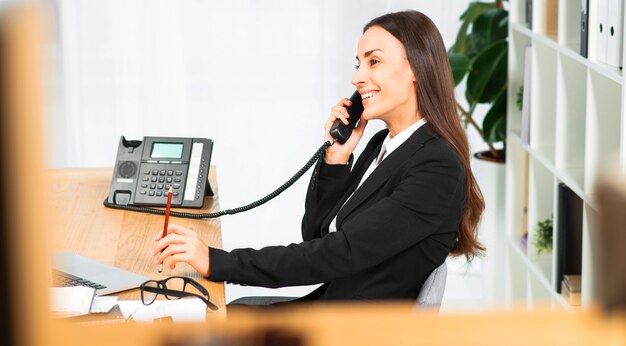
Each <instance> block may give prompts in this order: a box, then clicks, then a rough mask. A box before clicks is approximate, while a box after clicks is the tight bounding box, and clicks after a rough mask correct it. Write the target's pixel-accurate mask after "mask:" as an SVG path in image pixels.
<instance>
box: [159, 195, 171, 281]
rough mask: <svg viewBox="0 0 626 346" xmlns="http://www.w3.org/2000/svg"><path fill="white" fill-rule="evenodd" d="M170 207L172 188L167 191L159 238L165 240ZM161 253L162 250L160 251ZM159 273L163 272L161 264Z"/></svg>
mask: <svg viewBox="0 0 626 346" xmlns="http://www.w3.org/2000/svg"><path fill="white" fill-rule="evenodd" d="M171 206H172V187H171V186H170V189H169V190H167V204H166V205H165V223H164V224H163V233H162V234H161V238H165V236H166V235H167V224H168V223H169V221H170V207H171ZM161 252H163V250H161ZM158 269H159V273H160V272H162V271H163V263H161V264H159V268H158Z"/></svg>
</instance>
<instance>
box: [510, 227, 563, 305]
mask: <svg viewBox="0 0 626 346" xmlns="http://www.w3.org/2000/svg"><path fill="white" fill-rule="evenodd" d="M507 243H508V244H507V245H508V246H509V248H510V249H511V250H512V252H513V253H514V254H515V255H517V257H518V258H519V259H520V260H521V261H522V262H523V263H524V264H525V265H526V268H527V269H528V272H529V273H530V274H531V275H532V276H533V277H534V278H535V280H537V281H538V282H539V283H540V285H541V286H542V288H543V289H545V290H546V292H550V297H551V299H552V300H553V301H554V302H555V303H557V304H558V305H559V306H561V307H563V308H564V309H566V310H568V311H573V310H574V307H573V306H571V305H570V304H569V303H567V301H565V299H564V298H563V296H561V295H560V294H558V293H557V292H556V291H555V290H554V289H553V287H552V284H551V283H550V281H551V279H550V278H549V277H548V275H547V274H546V269H545V265H543V264H541V263H538V262H537V261H533V260H531V259H529V258H528V256H527V255H526V249H525V248H524V247H523V246H522V244H521V241H520V239H515V238H512V237H509V239H508V242H507ZM542 265H543V266H542Z"/></svg>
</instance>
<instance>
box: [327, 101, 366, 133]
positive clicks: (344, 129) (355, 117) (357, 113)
mask: <svg viewBox="0 0 626 346" xmlns="http://www.w3.org/2000/svg"><path fill="white" fill-rule="evenodd" d="M350 101H352V105H351V106H350V107H346V109H347V110H348V114H350V117H349V118H348V123H349V124H348V125H346V124H344V123H343V122H341V120H340V119H337V120H335V122H334V123H333V126H331V128H330V131H329V132H330V135H331V136H332V137H333V138H334V139H336V140H337V142H339V143H340V144H344V143H345V142H346V141H347V140H348V138H350V135H351V134H352V129H354V127H355V126H356V123H357V122H358V121H359V119H360V118H361V113H363V99H362V97H361V94H359V92H358V91H355V92H354V94H352V96H350Z"/></svg>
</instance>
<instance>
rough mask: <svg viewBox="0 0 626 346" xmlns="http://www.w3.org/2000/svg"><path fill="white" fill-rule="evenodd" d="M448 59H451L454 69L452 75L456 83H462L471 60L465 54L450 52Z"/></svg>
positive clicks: (451, 66)
mask: <svg viewBox="0 0 626 346" xmlns="http://www.w3.org/2000/svg"><path fill="white" fill-rule="evenodd" d="M448 60H449V61H450V68H451V69H452V76H453V77H454V85H455V86H456V85H458V84H459V83H461V81H462V80H463V78H465V75H466V74H467V72H468V71H469V69H470V60H469V59H468V58H467V57H466V56H465V55H463V54H459V53H455V52H449V53H448Z"/></svg>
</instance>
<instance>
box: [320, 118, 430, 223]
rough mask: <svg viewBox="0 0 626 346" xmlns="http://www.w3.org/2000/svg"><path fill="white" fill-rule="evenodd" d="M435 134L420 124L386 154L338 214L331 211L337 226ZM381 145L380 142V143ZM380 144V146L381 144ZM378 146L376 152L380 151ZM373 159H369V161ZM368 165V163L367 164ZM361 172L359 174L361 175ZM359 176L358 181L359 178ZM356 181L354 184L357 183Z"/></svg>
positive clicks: (428, 127)
mask: <svg viewBox="0 0 626 346" xmlns="http://www.w3.org/2000/svg"><path fill="white" fill-rule="evenodd" d="M434 136H435V134H434V133H433V132H432V130H431V129H430V126H429V125H428V124H424V125H422V127H420V128H419V129H417V130H416V131H415V132H414V133H413V134H412V135H411V137H409V138H408V139H407V140H406V142H404V143H403V144H402V145H400V146H399V147H398V148H397V149H396V150H394V151H393V152H392V153H391V154H390V155H389V156H387V157H386V158H385V159H384V160H383V161H382V162H381V164H380V165H379V166H378V167H376V169H375V170H374V172H372V174H371V175H370V176H369V177H368V178H367V179H366V180H365V181H364V182H363V184H362V185H361V187H359V188H358V189H357V190H356V191H355V192H354V194H353V195H352V197H351V198H350V199H349V200H348V202H347V203H345V205H343V208H341V209H340V210H339V213H338V214H335V213H332V214H333V216H334V215H337V225H338V228H339V227H340V226H341V223H342V221H343V220H344V219H345V217H346V216H348V215H349V214H350V213H351V212H352V211H353V210H354V209H355V208H356V207H358V206H359V205H361V203H363V202H364V201H365V200H366V199H367V198H368V197H369V196H370V195H371V194H373V193H374V192H375V191H376V190H377V189H378V188H379V187H380V186H381V185H382V184H383V183H385V182H386V181H387V180H389V178H390V177H391V176H392V175H393V173H394V172H396V171H397V170H398V169H399V168H400V167H401V166H403V165H404V164H405V163H406V162H407V159H408V158H409V157H411V156H412V155H413V154H414V153H415V152H416V151H418V150H420V149H421V148H422V147H423V146H424V143H426V142H427V141H428V140H430V139H431V138H433V137H434ZM381 145H382V143H381ZM381 145H380V146H381ZM380 146H379V147H378V150H377V151H376V153H378V152H380ZM372 161H373V159H372V160H369V162H370V163H371V162H372ZM367 167H369V165H368V166H367ZM362 176H363V174H361V177H362ZM361 177H359V179H358V181H360V180H361ZM358 181H357V182H356V184H358Z"/></svg>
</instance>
